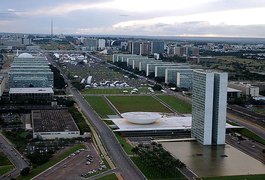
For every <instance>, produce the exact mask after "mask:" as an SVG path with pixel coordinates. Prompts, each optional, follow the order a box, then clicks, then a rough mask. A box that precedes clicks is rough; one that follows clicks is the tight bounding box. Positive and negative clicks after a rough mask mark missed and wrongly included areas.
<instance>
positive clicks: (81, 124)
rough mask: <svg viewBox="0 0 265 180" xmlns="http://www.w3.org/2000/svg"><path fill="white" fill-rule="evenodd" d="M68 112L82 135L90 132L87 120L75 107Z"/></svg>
mask: <svg viewBox="0 0 265 180" xmlns="http://www.w3.org/2000/svg"><path fill="white" fill-rule="evenodd" d="M68 111H69V112H70V113H71V115H72V117H73V118H74V121H75V123H76V125H77V126H78V128H79V130H80V133H81V134H84V132H90V128H89V126H88V124H87V123H86V120H85V119H84V117H83V116H82V114H81V113H80V112H79V111H78V110H77V109H76V108H75V107H70V108H69V109H68Z"/></svg>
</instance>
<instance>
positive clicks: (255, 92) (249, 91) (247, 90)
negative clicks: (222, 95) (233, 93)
mask: <svg viewBox="0 0 265 180" xmlns="http://www.w3.org/2000/svg"><path fill="white" fill-rule="evenodd" d="M228 86H229V87H230V88H234V89H237V90H240V91H241V92H242V94H243V95H245V96H251V97H258V96H259V87H257V86H252V85H251V84H249V83H243V82H230V83H229V84H228Z"/></svg>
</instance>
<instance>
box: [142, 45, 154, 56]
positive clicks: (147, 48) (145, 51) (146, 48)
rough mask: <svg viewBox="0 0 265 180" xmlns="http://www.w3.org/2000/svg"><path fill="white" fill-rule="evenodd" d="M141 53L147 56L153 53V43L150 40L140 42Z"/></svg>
mask: <svg viewBox="0 0 265 180" xmlns="http://www.w3.org/2000/svg"><path fill="white" fill-rule="evenodd" d="M140 54H141V55H143V56H147V55H150V54H151V44H150V42H142V43H141V44H140Z"/></svg>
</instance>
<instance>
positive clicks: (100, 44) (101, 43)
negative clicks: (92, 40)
mask: <svg viewBox="0 0 265 180" xmlns="http://www.w3.org/2000/svg"><path fill="white" fill-rule="evenodd" d="M105 44H106V40H105V39H98V49H99V50H102V49H104V48H105Z"/></svg>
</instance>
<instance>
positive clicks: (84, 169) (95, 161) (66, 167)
mask: <svg viewBox="0 0 265 180" xmlns="http://www.w3.org/2000/svg"><path fill="white" fill-rule="evenodd" d="M106 168H107V166H106V165H105V164H104V162H102V160H101V158H100V156H99V154H98V153H97V151H96V149H95V147H94V145H93V144H88V149H86V150H79V151H77V152H76V153H73V154H71V155H70V156H68V157H67V158H66V159H65V160H63V161H61V162H60V163H58V164H57V165H55V166H54V167H52V168H50V169H48V170H47V171H46V172H44V173H42V174H41V175H39V176H37V177H35V178H34V179H38V180H40V179H45V180H53V179H69V180H70V179H71V180H72V179H81V178H82V177H88V176H92V175H94V174H97V173H99V172H103V171H104V170H105V169H106Z"/></svg>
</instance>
